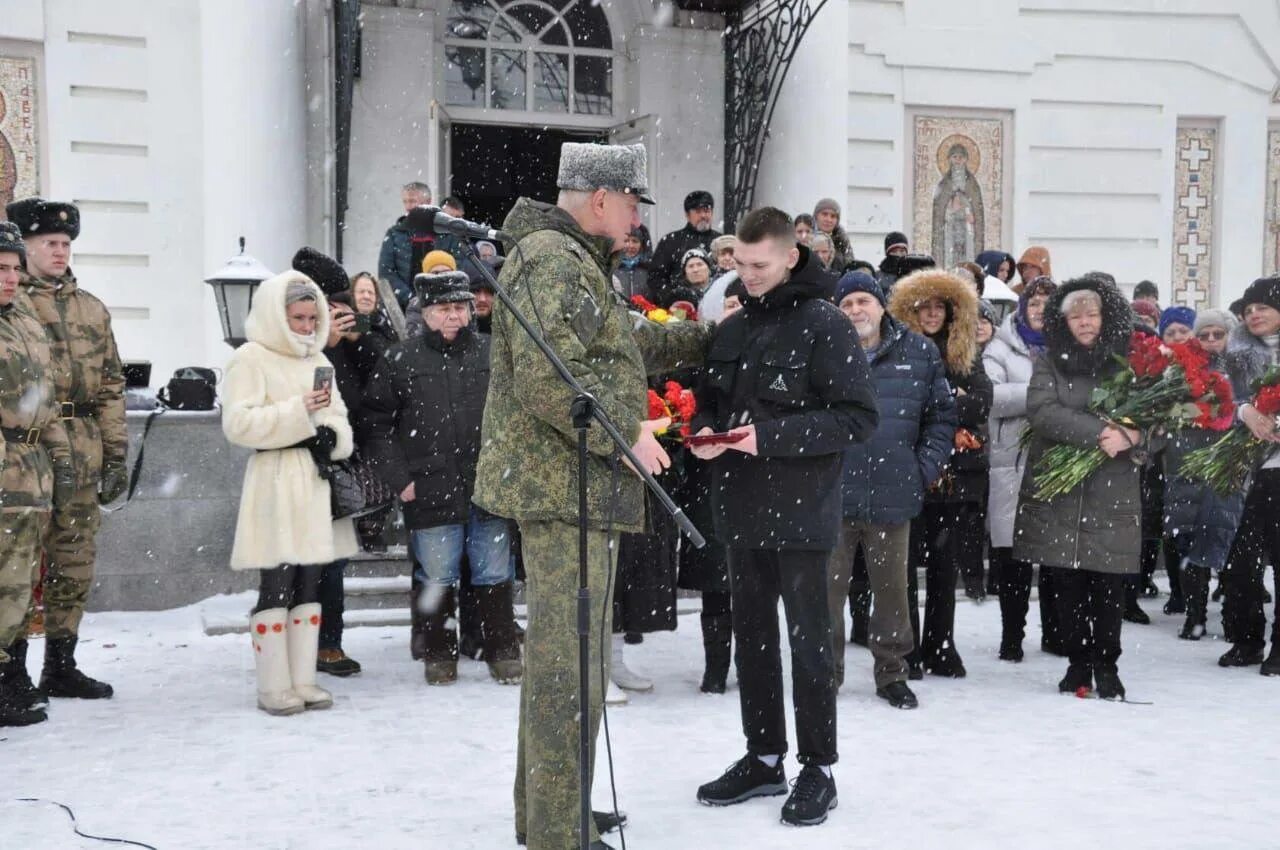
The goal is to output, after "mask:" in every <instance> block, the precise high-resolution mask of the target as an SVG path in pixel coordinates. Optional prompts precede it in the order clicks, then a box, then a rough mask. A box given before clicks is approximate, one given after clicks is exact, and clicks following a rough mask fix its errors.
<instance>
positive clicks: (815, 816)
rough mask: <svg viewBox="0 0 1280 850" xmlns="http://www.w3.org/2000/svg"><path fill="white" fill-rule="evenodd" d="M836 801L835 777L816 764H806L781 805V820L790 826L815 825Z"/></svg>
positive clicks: (822, 819) (834, 805) (822, 820)
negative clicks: (789, 794)
mask: <svg viewBox="0 0 1280 850" xmlns="http://www.w3.org/2000/svg"><path fill="white" fill-rule="evenodd" d="M838 802H839V801H838V800H837V798H836V781H835V779H833V778H832V777H830V776H827V773H826V771H825V770H823V769H822V768H820V767H818V766H817V765H815V764H807V765H805V766H804V768H803V769H802V770H801V771H800V776H799V777H797V778H796V782H795V785H793V786H791V796H789V797H787V802H786V803H784V804H783V806H782V822H783V823H785V824H790V825H791V826H817V825H818V824H820V823H823V822H824V821H825V820H826V819H827V813H828V812H830V811H831V810H832V809H834V808H835V807H836V805H837V803H838Z"/></svg>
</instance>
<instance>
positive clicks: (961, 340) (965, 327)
mask: <svg viewBox="0 0 1280 850" xmlns="http://www.w3.org/2000/svg"><path fill="white" fill-rule="evenodd" d="M930 298H937V299H939V300H941V301H943V302H945V303H946V305H947V323H946V324H945V325H943V326H942V330H941V331H939V332H938V334H937V335H936V336H937V338H936V339H935V338H934V337H933V336H930V335H929V334H927V333H925V332H924V329H923V328H922V327H921V326H920V319H919V317H918V316H917V315H916V305H918V304H920V302H922V301H928V300H929V299H930ZM889 313H890V314H891V315H892V316H893V317H894V318H895V319H897V320H898V321H899V322H901V323H902V324H904V325H906V326H907V330H910V331H913V332H915V333H918V334H920V335H921V336H924V337H927V338H929V339H934V341H935V342H938V341H939V340H941V339H943V338H945V340H946V345H945V348H946V350H945V351H943V352H941V353H942V359H943V361H944V362H945V364H946V367H947V371H948V372H949V373H953V374H957V375H967V374H969V373H970V372H971V371H973V368H974V365H975V363H976V362H977V357H978V294H977V293H976V292H974V291H973V288H972V286H971V285H970V284H967V283H965V282H964V281H963V280H961V279H960V278H958V277H956V276H955V275H953V274H950V273H949V272H945V271H942V270H941V269H924V270H922V271H918V272H913V273H911V274H909V275H907V276H906V277H904V278H902V279H901V280H899V281H898V282H897V283H895V284H894V285H893V293H892V295H890V296H889ZM942 347H943V346H939V348H942Z"/></svg>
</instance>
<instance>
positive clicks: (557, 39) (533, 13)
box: [444, 0, 613, 115]
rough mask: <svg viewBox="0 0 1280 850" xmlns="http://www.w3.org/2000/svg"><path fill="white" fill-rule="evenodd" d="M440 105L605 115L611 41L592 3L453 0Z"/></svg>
mask: <svg viewBox="0 0 1280 850" xmlns="http://www.w3.org/2000/svg"><path fill="white" fill-rule="evenodd" d="M444 43H445V59H446V66H445V102H446V103H448V104H451V105H454V106H474V107H477V108H482V107H487V108H490V109H514V110H525V111H528V112H545V113H554V112H560V113H569V112H574V113H577V114H579V115H611V114H612V113H613V36H612V35H611V34H610V32H609V21H608V19H607V18H606V17H605V14H604V10H603V9H601V8H600V6H599V5H598V3H597V2H593V0H453V2H452V3H451V4H450V6H449V17H448V21H447V23H446V24H445V38H444Z"/></svg>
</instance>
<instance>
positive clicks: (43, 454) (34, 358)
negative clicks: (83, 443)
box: [0, 290, 71, 511]
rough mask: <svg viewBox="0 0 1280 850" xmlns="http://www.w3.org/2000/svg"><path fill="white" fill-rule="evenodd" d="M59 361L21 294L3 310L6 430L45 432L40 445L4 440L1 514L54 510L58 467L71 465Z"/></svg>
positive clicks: (1, 413) (2, 419)
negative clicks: (57, 400)
mask: <svg viewBox="0 0 1280 850" xmlns="http://www.w3.org/2000/svg"><path fill="white" fill-rule="evenodd" d="M52 370H53V357H52V354H51V352H50V349H49V340H48V337H46V336H45V331H44V327H43V326H41V324H40V320H39V319H37V318H36V314H35V312H34V311H33V310H32V308H31V302H30V301H29V300H28V299H27V296H26V295H24V294H23V293H22V291H21V290H19V291H18V295H17V297H16V298H15V299H14V300H13V302H11V303H10V304H9V305H8V306H5V307H0V425H2V426H4V427H5V428H18V429H21V430H24V431H32V430H35V431H39V437H38V441H37V442H35V443H27V442H17V441H13V440H6V439H5V438H4V436H3V435H0V447H3V452H2V453H0V510H6V511H7V510H17V509H26V508H37V509H41V510H48V509H49V507H50V505H51V502H52V496H53V467H52V466H51V464H50V458H52V459H53V463H56V464H59V465H70V463H71V450H70V448H69V446H68V445H67V432H66V429H64V428H63V424H62V422H61V420H59V419H58V411H57V406H56V405H55V404H54V397H53V378H52Z"/></svg>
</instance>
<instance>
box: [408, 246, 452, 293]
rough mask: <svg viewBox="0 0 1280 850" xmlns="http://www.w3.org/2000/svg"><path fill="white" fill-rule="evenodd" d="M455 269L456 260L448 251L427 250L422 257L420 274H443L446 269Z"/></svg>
mask: <svg viewBox="0 0 1280 850" xmlns="http://www.w3.org/2000/svg"><path fill="white" fill-rule="evenodd" d="M457 270H458V261H457V260H455V259H454V258H453V254H450V253H449V252H448V251H428V252H427V255H426V256H425V257H423V258H422V274H443V273H444V272H447V271H449V272H456V271H457ZM415 288H416V284H415Z"/></svg>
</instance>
